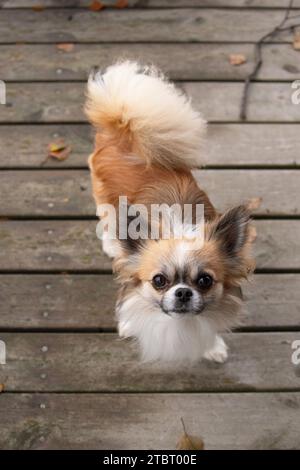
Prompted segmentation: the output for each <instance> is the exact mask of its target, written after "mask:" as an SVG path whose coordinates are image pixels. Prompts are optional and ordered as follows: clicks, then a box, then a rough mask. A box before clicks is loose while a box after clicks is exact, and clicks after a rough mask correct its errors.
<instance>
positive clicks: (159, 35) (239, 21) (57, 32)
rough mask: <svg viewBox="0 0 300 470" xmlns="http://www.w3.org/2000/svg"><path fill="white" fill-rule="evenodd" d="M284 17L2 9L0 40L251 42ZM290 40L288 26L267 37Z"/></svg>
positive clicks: (253, 12) (251, 13) (167, 11)
mask: <svg viewBox="0 0 300 470" xmlns="http://www.w3.org/2000/svg"><path fill="white" fill-rule="evenodd" d="M282 19H283V12H282V10H255V9H249V10H241V9H233V10H230V9H211V8H208V9H198V10H196V9H162V10H151V9H150V10H145V9H136V10H125V9H124V10H115V11H113V10H102V11H100V12H91V11H89V10H88V9H59V10H47V9H46V10H44V11H39V12H36V11H33V10H29V9H28V10H22V11H17V10H9V9H6V10H3V11H2V12H1V16H0V42H1V43H3V44H7V43H15V42H39V43H56V42H65V41H68V42H94V43H98V42H123V41H126V42H169V41H170V42H209V41H210V42H252V41H257V40H258V39H259V38H260V37H261V36H263V35H265V34H266V33H267V32H269V31H270V30H271V29H273V28H274V26H275V25H277V24H279V23H280V21H281V20H282ZM294 23H295V21H293V22H292V24H294ZM291 39H292V34H291V33H290V32H288V31H286V32H283V33H281V35H280V36H279V37H278V38H277V37H276V38H272V40H271V41H270V42H281V41H289V42H290V41H291Z"/></svg>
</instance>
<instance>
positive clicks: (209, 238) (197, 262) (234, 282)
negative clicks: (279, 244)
mask: <svg viewBox="0 0 300 470" xmlns="http://www.w3.org/2000/svg"><path fill="white" fill-rule="evenodd" d="M249 218H250V217H249V212H248V210H247V209H246V208H245V207H244V206H238V207H236V208H234V209H231V210H229V211H227V212H226V213H224V214H223V215H222V216H218V217H216V218H215V220H213V221H211V222H208V223H206V224H205V230H204V239H201V242H200V240H199V239H197V238H193V239H186V238H182V239H174V238H170V239H168V240H164V239H159V240H151V239H150V240H144V239H137V240H132V239H127V240H123V241H122V244H123V250H122V255H121V256H120V257H119V258H118V259H117V260H116V261H115V269H116V271H117V272H118V274H119V278H120V280H121V283H122V285H123V288H122V290H121V294H120V298H119V302H118V307H117V311H118V314H119V318H120V328H121V333H123V334H124V335H125V336H138V337H139V334H138V331H137V330H139V328H141V329H143V332H142V335H147V332H146V330H145V328H146V329H147V328H148V333H149V334H150V333H151V332H150V330H151V329H153V328H154V329H155V331H156V333H155V335H156V338H158V336H159V328H160V326H159V325H161V326H162V329H163V328H164V326H165V325H167V324H168V325H169V326H168V328H170V329H172V328H174V325H175V323H176V328H179V329H180V328H182V329H183V328H184V325H186V324H189V325H194V326H195V328H196V329H197V326H196V325H197V324H198V323H199V322H201V321H202V322H206V324H207V325H210V328H211V329H213V330H214V331H218V330H220V329H224V328H225V329H226V328H229V327H231V326H232V325H233V324H234V322H235V320H236V313H237V310H238V307H239V299H238V297H239V296H238V295H237V294H236V292H237V290H236V289H237V286H239V283H240V281H241V280H242V279H243V278H246V277H247V276H248V274H249V272H250V271H252V269H253V262H252V261H251V259H250V257H249V246H250V227H249ZM143 320H145V322H143ZM172 321H173V322H174V325H173V326H172ZM138 325H139V326H138ZM146 325H147V326H146ZM180 325H181V326H180ZM122 328H123V331H122ZM191 328H193V327H192V326H191ZM179 335H180V333H179ZM153 340H154V338H153ZM166 347H167V345H166ZM173 347H174V344H173ZM181 353H182V354H184V351H181Z"/></svg>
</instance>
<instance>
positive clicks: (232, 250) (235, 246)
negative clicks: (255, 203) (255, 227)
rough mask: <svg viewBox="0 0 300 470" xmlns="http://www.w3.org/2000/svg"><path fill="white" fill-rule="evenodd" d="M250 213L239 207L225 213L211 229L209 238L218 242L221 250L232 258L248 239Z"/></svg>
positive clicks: (243, 207)
mask: <svg viewBox="0 0 300 470" xmlns="http://www.w3.org/2000/svg"><path fill="white" fill-rule="evenodd" d="M249 221H250V211H249V209H247V207H245V206H243V205H241V206H238V207H234V208H233V209H230V210H228V211H227V212H225V213H224V214H223V215H222V216H221V217H220V218H219V220H218V221H217V222H216V224H215V225H214V227H213V231H212V234H211V236H212V237H213V238H215V239H217V240H219V241H220V246H221V249H222V250H223V251H224V253H225V254H226V255H227V256H230V257H233V256H235V255H237V254H238V253H239V251H240V250H241V249H242V248H243V247H244V246H245V244H246V243H247V241H248V239H249Z"/></svg>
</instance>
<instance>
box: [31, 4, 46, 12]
mask: <svg viewBox="0 0 300 470" xmlns="http://www.w3.org/2000/svg"><path fill="white" fill-rule="evenodd" d="M32 10H33V11H43V10H45V7H44V6H43V5H35V6H33V7H32Z"/></svg>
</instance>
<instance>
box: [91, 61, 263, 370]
mask: <svg viewBox="0 0 300 470" xmlns="http://www.w3.org/2000/svg"><path fill="white" fill-rule="evenodd" d="M85 111H86V114H87V116H88V119H89V121H90V122H91V123H92V124H93V126H94V127H95V128H96V136H95V149H94V152H93V153H92V155H91V156H90V158H89V167H90V170H91V177H92V186H93V194H94V199H95V201H96V205H97V206H98V207H99V206H100V205H101V204H105V205H107V204H109V205H112V206H113V207H114V208H116V209H117V208H118V204H119V198H120V196H126V198H127V200H128V204H129V208H130V207H131V206H132V205H138V206H139V207H140V206H143V207H146V208H149V209H150V208H151V206H152V205H156V204H162V203H163V204H166V205H167V206H168V207H171V206H172V205H173V204H176V205H177V206H178V205H179V206H180V207H183V206H184V205H185V204H190V205H192V207H195V206H198V205H202V207H204V225H203V236H202V237H200V235H199V237H197V236H194V237H186V236H183V237H181V238H177V237H174V236H171V237H169V238H167V239H166V238H163V237H161V232H159V233H160V235H159V236H158V237H156V238H154V239H153V238H149V237H148V238H147V237H139V238H136V237H131V236H129V235H128V234H127V235H128V236H127V237H125V238H124V239H123V238H121V237H120V236H119V237H118V238H117V239H113V238H112V237H111V236H110V233H108V232H107V231H105V230H104V232H103V236H102V238H103V251H104V252H105V253H106V254H107V255H108V256H110V257H111V258H113V268H114V271H115V272H116V274H117V278H118V281H119V283H120V291H119V297H118V300H117V304H116V316H117V320H118V330H119V334H120V336H121V337H133V338H135V339H136V340H137V343H138V345H139V348H140V353H141V360H142V361H150V362H153V361H160V362H174V361H176V363H187V362H189V363H194V362H195V361H199V360H200V359H202V358H206V359H210V360H214V361H217V362H220V363H221V362H224V361H225V360H226V358H227V346H226V345H225V343H224V341H223V339H222V338H221V336H220V333H221V332H222V331H227V330H230V329H231V328H232V327H234V326H236V325H237V324H238V322H239V313H240V311H241V305H242V300H241V295H240V284H241V282H242V281H243V280H244V279H246V278H248V276H249V275H250V274H251V272H252V271H253V269H254V261H253V259H252V257H251V236H250V232H251V230H250V228H251V226H250V222H251V221H250V212H249V209H248V208H247V206H246V205H243V204H241V205H239V206H237V207H233V208H231V209H230V210H228V211H226V212H225V213H223V214H220V213H218V212H217V211H216V209H215V208H214V206H213V204H212V203H211V201H210V199H209V198H208V196H207V195H206V193H205V192H204V191H202V190H201V189H200V188H199V187H198V185H197V183H196V181H195V179H194V177H193V175H192V172H191V170H192V169H193V168H195V167H199V165H200V164H201V143H202V140H203V136H204V134H205V130H206V122H205V120H204V119H203V118H202V117H201V115H200V114H199V113H198V112H197V111H195V110H194V109H193V108H192V106H191V103H190V101H189V99H188V98H187V97H186V96H185V95H184V94H183V93H182V92H181V91H180V90H179V89H177V88H176V87H175V86H174V85H173V84H172V83H170V82H169V81H168V80H167V79H166V78H165V77H164V76H163V75H162V73H160V72H158V71H157V70H156V69H155V68H154V67H150V68H147V67H142V66H140V65H139V64H137V63H135V62H130V61H124V62H120V63H117V64H115V65H112V66H110V67H108V68H107V70H106V71H105V72H104V73H103V74H102V73H101V72H100V71H94V72H93V73H92V74H91V75H90V77H89V80H88V85H87V100H86V106H85ZM203 177H204V174H203ZM128 220H130V217H129V216H128V214H127V223H128ZM193 220H194V218H193ZM146 225H147V224H146ZM128 233H129V232H128ZM193 233H194V234H197V226H196V227H195V226H193Z"/></svg>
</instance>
